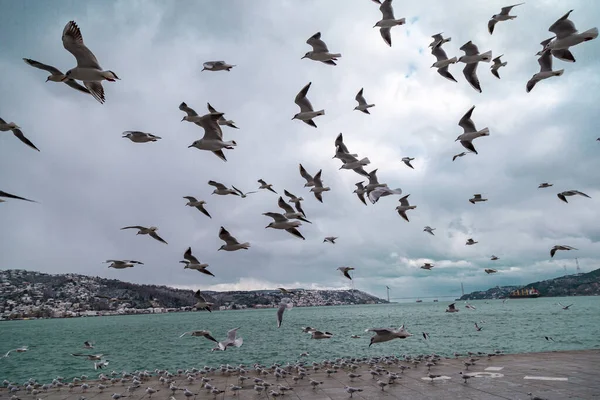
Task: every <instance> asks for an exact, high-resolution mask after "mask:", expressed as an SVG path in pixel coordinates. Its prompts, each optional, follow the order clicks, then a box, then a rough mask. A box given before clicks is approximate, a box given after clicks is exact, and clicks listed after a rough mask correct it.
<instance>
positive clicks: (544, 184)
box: [538, 182, 554, 189]
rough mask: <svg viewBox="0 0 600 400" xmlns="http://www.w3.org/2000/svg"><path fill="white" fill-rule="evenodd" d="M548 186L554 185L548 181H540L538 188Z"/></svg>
mask: <svg viewBox="0 0 600 400" xmlns="http://www.w3.org/2000/svg"><path fill="white" fill-rule="evenodd" d="M550 186H554V184H552V183H548V182H543V183H540V185H539V186H538V189H544V188H549V187H550Z"/></svg>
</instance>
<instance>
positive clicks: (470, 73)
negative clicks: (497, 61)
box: [458, 40, 492, 93]
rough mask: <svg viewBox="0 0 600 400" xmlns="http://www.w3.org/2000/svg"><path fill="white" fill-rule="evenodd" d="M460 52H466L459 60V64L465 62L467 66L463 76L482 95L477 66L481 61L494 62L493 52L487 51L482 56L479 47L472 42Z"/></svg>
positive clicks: (466, 44) (463, 46)
mask: <svg viewBox="0 0 600 400" xmlns="http://www.w3.org/2000/svg"><path fill="white" fill-rule="evenodd" d="M460 50H462V51H464V52H465V55H464V56H461V57H460V58H459V59H458V62H463V63H465V64H466V65H465V68H464V69H463V75H464V76H465V78H466V80H467V82H469V84H470V85H471V87H472V88H473V89H475V90H476V91H478V92H479V93H481V85H480V84H479V78H478V77H477V65H478V64H479V62H480V61H483V62H490V61H492V52H491V51H487V52H485V53H483V54H480V53H479V49H478V48H477V46H476V45H475V44H473V42H471V41H470V40H469V41H468V42H467V43H465V44H463V45H462V47H461V48H460Z"/></svg>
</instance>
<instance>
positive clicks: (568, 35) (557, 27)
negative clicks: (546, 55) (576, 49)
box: [546, 10, 598, 50]
mask: <svg viewBox="0 0 600 400" xmlns="http://www.w3.org/2000/svg"><path fill="white" fill-rule="evenodd" d="M572 12H573V10H570V11H569V12H568V13H566V14H565V15H563V16H562V17H560V18H559V19H558V20H557V21H556V22H555V23H553V24H552V25H550V28H548V31H550V32H552V33H554V34H555V35H556V39H554V40H553V41H551V42H550V43H548V44H547V46H546V48H547V49H550V50H563V49H568V48H569V47H572V46H576V45H578V44H580V43H583V42H587V41H590V40H593V39H596V38H597V37H598V28H592V29H588V30H587V31H585V32H581V33H579V32H578V31H577V28H575V24H574V23H573V21H571V20H570V19H569V15H570V14H571V13H572Z"/></svg>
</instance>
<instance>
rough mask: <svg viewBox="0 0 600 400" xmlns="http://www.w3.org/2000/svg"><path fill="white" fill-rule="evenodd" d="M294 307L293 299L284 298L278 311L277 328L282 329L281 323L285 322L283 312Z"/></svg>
mask: <svg viewBox="0 0 600 400" xmlns="http://www.w3.org/2000/svg"><path fill="white" fill-rule="evenodd" d="M293 306H294V303H292V300H291V299H288V298H283V299H281V302H280V303H279V308H278V309H277V327H278V328H280V327H281V323H282V322H283V312H284V311H285V310H286V309H291V308H292V307H293Z"/></svg>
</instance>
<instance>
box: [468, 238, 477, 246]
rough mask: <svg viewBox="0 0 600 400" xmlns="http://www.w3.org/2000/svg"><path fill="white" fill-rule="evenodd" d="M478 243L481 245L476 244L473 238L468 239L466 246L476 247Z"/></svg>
mask: <svg viewBox="0 0 600 400" xmlns="http://www.w3.org/2000/svg"><path fill="white" fill-rule="evenodd" d="M476 243H479V242H476V241H474V240H473V239H472V238H469V239H467V242H466V243H465V245H467V246H472V245H474V244H476Z"/></svg>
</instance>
